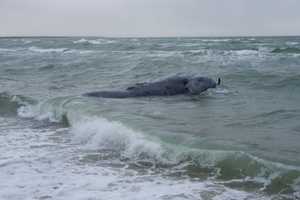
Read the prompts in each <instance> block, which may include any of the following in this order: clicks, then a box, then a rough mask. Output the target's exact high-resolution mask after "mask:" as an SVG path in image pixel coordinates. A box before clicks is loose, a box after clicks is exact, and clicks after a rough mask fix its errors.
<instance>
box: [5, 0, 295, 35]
mask: <svg viewBox="0 0 300 200" xmlns="http://www.w3.org/2000/svg"><path fill="white" fill-rule="evenodd" d="M299 10H300V0H0V36H107V37H109V36H111V37H151V36H152V37H160V36H163V37H168V36H170V37H177V36H260V35H262V36H263V35H300V11H299Z"/></svg>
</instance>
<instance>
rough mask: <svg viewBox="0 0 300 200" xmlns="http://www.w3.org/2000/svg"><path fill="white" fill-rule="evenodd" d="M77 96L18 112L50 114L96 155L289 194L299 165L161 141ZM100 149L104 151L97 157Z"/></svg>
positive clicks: (40, 116)
mask: <svg viewBox="0 0 300 200" xmlns="http://www.w3.org/2000/svg"><path fill="white" fill-rule="evenodd" d="M87 107H88V106H87V105H86V103H83V102H82V101H80V99H79V97H60V98H55V99H50V100H48V101H45V102H42V103H39V104H37V105H24V106H21V107H20V108H19V109H18V114H19V116H20V117H25V118H35V119H38V120H50V121H52V122H58V123H63V124H65V125H66V126H69V127H70V133H71V134H72V135H73V137H72V138H73V140H72V141H73V142H74V143H76V144H81V145H82V146H83V148H86V149H88V150H96V151H97V152H98V153H99V155H100V156H97V158H95V159H109V158H117V159H119V160H120V161H123V162H127V163H129V164H134V166H136V167H137V166H138V167H142V168H145V167H150V168H152V169H160V170H166V171H167V172H168V173H170V174H177V173H183V174H184V175H188V176H190V177H195V178H203V177H206V178H213V179H215V180H217V181H221V182H224V183H226V184H228V185H233V187H234V185H235V183H236V182H239V184H238V185H239V186H240V187H243V186H245V187H246V185H247V184H253V185H254V186H255V187H256V188H258V189H260V190H262V191H264V192H266V193H268V194H271V195H272V194H279V193H280V194H289V195H290V194H293V193H295V192H296V191H297V190H298V189H299V184H300V169H299V167H295V166H288V165H284V164H281V163H275V162H271V161H267V160H264V159H261V158H257V157H255V156H253V155H251V154H249V153H245V152H241V151H226V150H207V149H201V148H199V149H198V148H197V149H196V148H190V147H187V146H184V145H180V144H172V143H165V142H162V141H161V140H160V139H159V138H157V137H153V136H149V135H147V134H146V133H144V132H141V131H137V130H134V129H132V128H130V127H128V126H127V125H125V124H123V123H121V122H118V121H112V120H108V119H106V118H103V117H101V116H99V115H95V114H92V112H89V109H88V108H87ZM101 152H104V153H103V154H105V156H103V157H101Z"/></svg>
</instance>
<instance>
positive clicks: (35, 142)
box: [0, 118, 267, 200]
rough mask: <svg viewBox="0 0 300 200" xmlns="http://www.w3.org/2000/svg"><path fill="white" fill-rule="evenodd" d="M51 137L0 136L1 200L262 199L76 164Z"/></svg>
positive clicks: (74, 153)
mask: <svg viewBox="0 0 300 200" xmlns="http://www.w3.org/2000/svg"><path fill="white" fill-rule="evenodd" d="M0 122H1V118H0ZM1 125H3V123H2V122H1ZM55 132H56V131H51V130H47V129H45V130H38V129H30V128H26V127H19V129H18V127H15V129H14V130H11V131H9V132H6V133H5V134H3V132H0V133H1V134H0V142H1V143H2V144H4V145H1V146H0V153H1V154H0V179H1V180H2V181H0V187H1V190H0V199H3V200H10V199H14V200H23V199H28V200H29V199H56V200H65V199H72V200H90V199H95V200H96V199H111V200H120V199H124V200H140V199H143V200H165V199H170V200H195V199H200V200H201V199H203V200H206V199H207V198H208V197H210V199H212V200H214V199H215V200H219V199H220V200H221V199H222V200H223V199H229V198H230V199H247V200H254V199H267V198H263V197H260V196H259V195H256V194H250V193H247V192H242V191H238V190H233V189H229V188H226V187H224V186H222V185H220V184H217V183H214V182H211V181H191V180H189V179H187V178H172V177H162V176H161V175H160V174H139V173H137V172H136V171H135V170H133V169H127V168H113V167H102V166H101V165H97V164H93V163H86V162H83V161H79V160H78V158H80V156H84V153H82V152H81V151H79V150H78V147H77V146H76V145H68V144H60V143H61V142H60V143H58V142H56V141H55V140H49V137H51V135H53V134H56V133H55ZM63 137H64V136H63V135H60V136H59V138H58V139H59V140H60V141H61V140H63Z"/></svg>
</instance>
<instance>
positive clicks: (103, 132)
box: [71, 117, 164, 160]
mask: <svg viewBox="0 0 300 200" xmlns="http://www.w3.org/2000/svg"><path fill="white" fill-rule="evenodd" d="M71 132H72V133H73V134H74V140H75V141H77V142H80V143H83V144H84V145H85V146H86V147H87V148H91V149H113V150H115V151H119V152H120V153H121V154H122V156H124V157H128V158H130V159H140V158H142V157H143V156H147V159H150V160H151V159H153V160H163V156H162V154H163V152H164V150H163V148H162V146H161V145H160V144H159V143H158V142H154V141H151V140H149V139H148V138H147V139H146V138H145V136H144V135H143V134H141V133H139V132H137V131H134V130H132V129H130V128H128V127H126V126H124V125H123V124H121V123H120V122H115V121H109V120H106V119H104V118H99V117H92V118H86V119H83V120H81V121H79V122H76V123H74V124H73V125H72V128H71Z"/></svg>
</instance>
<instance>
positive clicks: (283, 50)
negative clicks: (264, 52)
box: [271, 47, 300, 54]
mask: <svg viewBox="0 0 300 200" xmlns="http://www.w3.org/2000/svg"><path fill="white" fill-rule="evenodd" d="M271 52H272V53H295V54H299V53H300V49H299V48H296V47H287V48H276V49H274V50H273V51H271Z"/></svg>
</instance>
